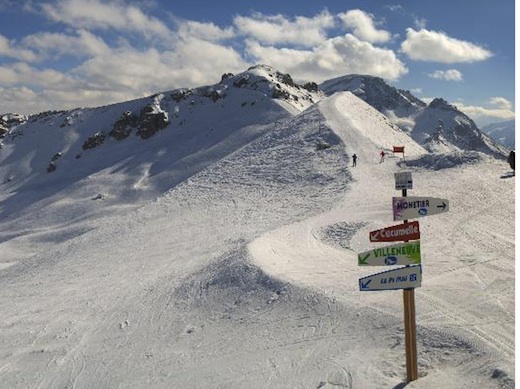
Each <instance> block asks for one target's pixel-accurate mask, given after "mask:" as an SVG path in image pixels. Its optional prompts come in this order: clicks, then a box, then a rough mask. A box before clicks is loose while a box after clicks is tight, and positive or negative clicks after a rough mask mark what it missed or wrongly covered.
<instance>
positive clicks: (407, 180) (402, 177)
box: [394, 172, 413, 190]
mask: <svg viewBox="0 0 520 389" xmlns="http://www.w3.org/2000/svg"><path fill="white" fill-rule="evenodd" d="M394 177H395V189H396V190H402V189H413V181H412V172H402V173H394Z"/></svg>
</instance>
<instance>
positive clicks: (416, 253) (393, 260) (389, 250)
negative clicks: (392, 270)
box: [358, 240, 421, 266]
mask: <svg viewBox="0 0 520 389" xmlns="http://www.w3.org/2000/svg"><path fill="white" fill-rule="evenodd" d="M420 263H421V241H420V240H416V241H414V242H406V243H399V244H394V245H392V246H386V247H380V248H377V249H374V250H370V251H367V252H364V253H361V254H358V265H359V266H392V265H418V264H420Z"/></svg>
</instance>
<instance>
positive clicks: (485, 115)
mask: <svg viewBox="0 0 520 389" xmlns="http://www.w3.org/2000/svg"><path fill="white" fill-rule="evenodd" d="M504 100H505V99H504ZM454 105H455V106H456V107H457V108H458V109H459V110H460V111H462V112H464V113H465V114H466V115H468V116H469V117H470V118H471V119H473V120H474V121H475V123H477V125H481V126H483V125H486V124H489V123H493V122H497V121H506V120H511V119H514V118H515V113H514V112H513V111H512V110H511V109H508V108H504V107H500V108H486V107H479V106H471V105H464V104H463V103H455V104H454Z"/></svg>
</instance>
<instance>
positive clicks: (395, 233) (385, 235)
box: [369, 222, 421, 242]
mask: <svg viewBox="0 0 520 389" xmlns="http://www.w3.org/2000/svg"><path fill="white" fill-rule="evenodd" d="M369 238H370V241H371V242H402V241H408V240H416V239H420V238H421V232H420V231H419V222H409V223H403V224H398V225H396V226H391V227H386V228H383V229H381V230H375V231H370V234H369Z"/></svg>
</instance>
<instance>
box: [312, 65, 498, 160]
mask: <svg viewBox="0 0 520 389" xmlns="http://www.w3.org/2000/svg"><path fill="white" fill-rule="evenodd" d="M319 87H320V90H322V91H323V92H324V93H325V94H326V95H331V94H333V93H336V92H338V91H350V92H352V93H354V94H355V95H356V96H358V97H359V98H361V99H363V100H364V101H366V102H367V103H368V104H370V105H371V106H373V107H374V108H376V109H377V110H378V111H380V112H382V113H383V114H385V116H387V117H388V118H390V119H391V120H392V121H393V122H394V123H395V124H397V125H399V126H400V127H401V128H403V129H405V130H407V131H408V132H409V134H410V135H411V137H412V138H413V139H414V140H416V141H417V142H419V143H420V144H421V145H423V146H424V147H426V148H427V149H428V150H430V151H432V152H446V151H454V150H476V151H481V152H484V153H489V154H492V155H495V156H497V157H504V156H505V155H507V154H508V150H507V149H506V148H505V147H503V146H501V145H500V144H498V143H497V142H495V141H494V140H493V139H492V138H491V137H490V136H489V135H487V134H486V133H484V132H482V131H480V130H479V129H478V128H477V126H476V125H475V123H474V122H473V120H471V119H470V118H469V117H468V116H466V115H465V114H464V113H462V112H461V111H459V110H458V109H457V108H456V107H455V106H453V105H450V104H448V103H447V102H446V101H445V100H443V99H442V98H436V99H434V100H433V101H432V102H431V103H430V104H426V103H424V102H423V101H421V100H419V99H417V98H416V97H414V96H413V95H412V94H411V93H410V92H409V91H406V90H401V89H397V88H395V87H393V86H390V85H388V84H387V83H386V82H385V81H384V80H383V79H381V78H379V77H373V76H366V75H349V76H343V77H338V78H335V79H332V80H328V81H325V82H323V83H322V84H321V85H320V86H319Z"/></svg>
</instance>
